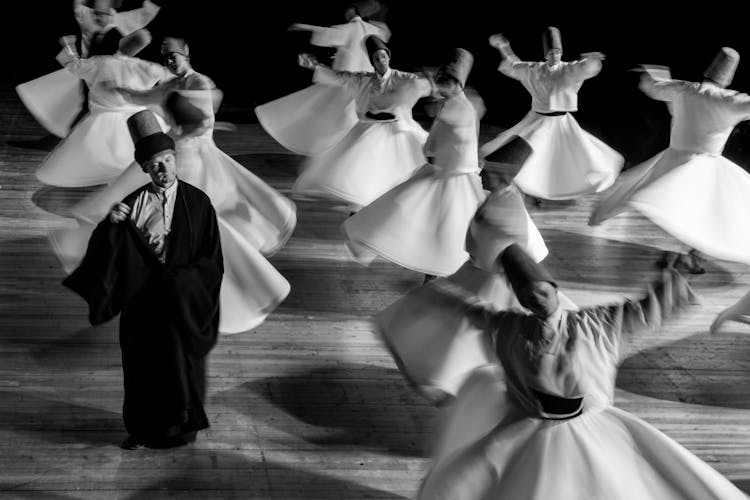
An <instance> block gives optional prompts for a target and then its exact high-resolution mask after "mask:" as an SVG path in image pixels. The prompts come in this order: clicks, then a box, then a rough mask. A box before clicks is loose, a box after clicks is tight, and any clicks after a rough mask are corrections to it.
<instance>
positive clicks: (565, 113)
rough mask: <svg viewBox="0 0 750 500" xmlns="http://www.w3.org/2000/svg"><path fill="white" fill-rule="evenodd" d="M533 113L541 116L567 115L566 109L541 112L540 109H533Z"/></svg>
mask: <svg viewBox="0 0 750 500" xmlns="http://www.w3.org/2000/svg"><path fill="white" fill-rule="evenodd" d="M534 113H536V114H538V115H542V116H562V115H567V114H568V111H550V112H549V113H542V112H541V111H534Z"/></svg>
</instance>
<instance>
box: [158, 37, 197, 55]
mask: <svg viewBox="0 0 750 500" xmlns="http://www.w3.org/2000/svg"><path fill="white" fill-rule="evenodd" d="M161 53H162V55H165V56H166V55H169V54H181V55H183V56H185V57H190V47H188V44H187V42H186V41H185V39H184V38H177V37H172V36H165V37H164V40H163V41H162V43H161Z"/></svg>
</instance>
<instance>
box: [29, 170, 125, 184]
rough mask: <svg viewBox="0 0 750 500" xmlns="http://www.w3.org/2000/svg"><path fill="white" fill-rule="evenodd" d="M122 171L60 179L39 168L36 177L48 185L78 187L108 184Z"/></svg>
mask: <svg viewBox="0 0 750 500" xmlns="http://www.w3.org/2000/svg"><path fill="white" fill-rule="evenodd" d="M120 173H122V172H117V173H112V174H111V175H106V176H103V175H102V176H97V177H88V178H86V179H76V180H75V181H61V180H60V179H57V178H50V177H48V176H47V175H45V174H44V173H43V172H40V171H39V170H37V171H36V178H37V180H38V181H39V182H41V183H43V184H46V185H48V186H55V187H64V188H79V187H89V186H101V185H103V184H109V183H110V182H112V181H114V180H115V179H117V177H118V176H119V175H120Z"/></svg>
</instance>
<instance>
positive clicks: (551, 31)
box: [542, 26, 563, 56]
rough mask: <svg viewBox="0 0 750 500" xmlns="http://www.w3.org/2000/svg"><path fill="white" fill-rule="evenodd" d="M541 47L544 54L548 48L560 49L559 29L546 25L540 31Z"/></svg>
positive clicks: (560, 37)
mask: <svg viewBox="0 0 750 500" xmlns="http://www.w3.org/2000/svg"><path fill="white" fill-rule="evenodd" d="M542 47H543V48H544V55H545V56H546V55H547V52H549V51H550V50H553V49H559V50H562V48H563V47H562V36H561V35H560V30H559V29H557V28H555V27H554V26H549V27H547V29H546V30H544V33H542Z"/></svg>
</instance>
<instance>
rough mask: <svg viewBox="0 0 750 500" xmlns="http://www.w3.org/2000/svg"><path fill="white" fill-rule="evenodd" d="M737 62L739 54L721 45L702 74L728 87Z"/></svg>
mask: <svg viewBox="0 0 750 500" xmlns="http://www.w3.org/2000/svg"><path fill="white" fill-rule="evenodd" d="M739 63H740V54H739V53H738V52H737V51H736V50H734V49H732V48H730V47H722V48H721V50H719V53H718V54H716V57H715V58H714V60H713V62H712V63H711V65H710V66H709V67H708V69H707V70H706V72H705V73H703V76H704V77H705V78H708V79H709V80H712V81H714V82H716V83H717V84H718V85H720V86H722V87H728V86H729V84H731V83H732V79H733V78H734V73H735V71H737V66H738V65H739Z"/></svg>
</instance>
